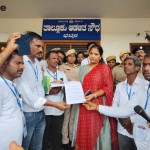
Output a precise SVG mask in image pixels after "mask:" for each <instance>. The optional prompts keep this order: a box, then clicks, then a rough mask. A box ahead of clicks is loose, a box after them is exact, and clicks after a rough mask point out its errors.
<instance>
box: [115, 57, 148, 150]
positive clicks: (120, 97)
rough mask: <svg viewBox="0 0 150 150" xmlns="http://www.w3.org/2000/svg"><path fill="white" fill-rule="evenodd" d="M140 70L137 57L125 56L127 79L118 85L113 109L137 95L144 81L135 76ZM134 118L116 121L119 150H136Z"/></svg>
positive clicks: (124, 104) (123, 104)
mask: <svg viewBox="0 0 150 150" xmlns="http://www.w3.org/2000/svg"><path fill="white" fill-rule="evenodd" d="M140 68H141V62H140V60H139V59H138V58H137V57H135V56H127V57H126V58H125V60H124V72H125V74H126V75H127V79H126V80H125V81H123V82H120V83H118V85H117V87H116V90H115V95H114V98H113V105H112V106H113V107H121V106H124V107H125V106H126V104H127V103H128V101H130V100H132V98H133V96H134V95H136V94H138V91H139V88H140V87H141V85H142V84H143V83H144V82H145V80H144V79H141V78H139V77H138V76H137V74H138V72H139V70H140ZM134 116H135V115H132V116H130V117H128V118H124V119H121V118H120V119H118V128H117V130H118V140H119V149H120V150H126V147H128V150H136V146H135V143H134V140H133V136H132V129H133V123H134Z"/></svg>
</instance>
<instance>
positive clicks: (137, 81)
mask: <svg viewBox="0 0 150 150" xmlns="http://www.w3.org/2000/svg"><path fill="white" fill-rule="evenodd" d="M124 84H127V79H126V80H125V81H124ZM133 84H140V78H139V77H138V76H137V77H136V78H135V80H134V82H133Z"/></svg>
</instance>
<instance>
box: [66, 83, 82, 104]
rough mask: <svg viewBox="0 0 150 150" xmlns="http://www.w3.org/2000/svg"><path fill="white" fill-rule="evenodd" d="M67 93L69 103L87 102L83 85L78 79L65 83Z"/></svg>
mask: <svg viewBox="0 0 150 150" xmlns="http://www.w3.org/2000/svg"><path fill="white" fill-rule="evenodd" d="M65 94H66V103H67V104H78V103H83V102H85V98H84V92H83V89H82V85H81V83H80V82H78V81H69V82H67V83H65Z"/></svg>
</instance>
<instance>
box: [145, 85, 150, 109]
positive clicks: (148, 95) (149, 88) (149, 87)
mask: <svg viewBox="0 0 150 150" xmlns="http://www.w3.org/2000/svg"><path fill="white" fill-rule="evenodd" d="M149 90H150V84H149V86H148V88H147V98H146V102H145V106H144V110H146V108H147V105H148V101H149V97H150V93H149Z"/></svg>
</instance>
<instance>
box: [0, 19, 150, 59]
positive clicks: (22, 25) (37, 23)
mask: <svg viewBox="0 0 150 150" xmlns="http://www.w3.org/2000/svg"><path fill="white" fill-rule="evenodd" d="M101 23H102V26H101V33H102V35H101V37H102V40H101V45H102V47H103V49H104V57H107V56H109V55H111V54H114V55H116V56H118V55H119V53H120V51H122V50H125V49H129V43H147V41H146V40H145V39H144V37H145V31H150V18H126V19H121V18H118V19H116V18H114V19H112V18H107V19H104V18H103V19H101ZM25 31H34V32H37V33H39V34H41V33H42V18H39V19H15V18H10V19H0V42H5V41H7V38H8V36H9V35H10V34H11V33H13V32H20V33H24V32H25ZM137 33H140V36H137ZM117 60H118V61H119V58H118V59H117Z"/></svg>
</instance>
